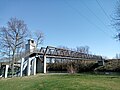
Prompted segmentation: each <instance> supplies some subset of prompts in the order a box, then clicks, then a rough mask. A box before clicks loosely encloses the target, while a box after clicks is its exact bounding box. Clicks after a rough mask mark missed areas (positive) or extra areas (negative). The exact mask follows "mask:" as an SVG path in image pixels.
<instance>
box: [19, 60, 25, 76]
mask: <svg viewBox="0 0 120 90" xmlns="http://www.w3.org/2000/svg"><path fill="white" fill-rule="evenodd" d="M23 62H24V58H22V60H21V65H20V77H22V74H23Z"/></svg>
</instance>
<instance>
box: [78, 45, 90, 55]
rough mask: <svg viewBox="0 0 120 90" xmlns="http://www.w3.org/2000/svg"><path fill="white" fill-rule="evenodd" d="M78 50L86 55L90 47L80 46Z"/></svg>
mask: <svg viewBox="0 0 120 90" xmlns="http://www.w3.org/2000/svg"><path fill="white" fill-rule="evenodd" d="M76 49H77V52H80V53H85V54H88V53H89V47H88V46H79V47H76Z"/></svg>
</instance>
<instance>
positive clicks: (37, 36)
mask: <svg viewBox="0 0 120 90" xmlns="http://www.w3.org/2000/svg"><path fill="white" fill-rule="evenodd" d="M34 39H35V42H36V48H38V46H39V45H40V44H42V43H43V40H44V33H43V32H40V31H37V32H35V34H34Z"/></svg>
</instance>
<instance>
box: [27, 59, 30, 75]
mask: <svg viewBox="0 0 120 90" xmlns="http://www.w3.org/2000/svg"><path fill="white" fill-rule="evenodd" d="M30 62H31V58H28V62H27V63H28V65H27V76H30V66H31V65H30V64H31V63H30Z"/></svg>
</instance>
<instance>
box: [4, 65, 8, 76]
mask: <svg viewBox="0 0 120 90" xmlns="http://www.w3.org/2000/svg"><path fill="white" fill-rule="evenodd" d="M8 67H9V65H5V78H7V74H8Z"/></svg>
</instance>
